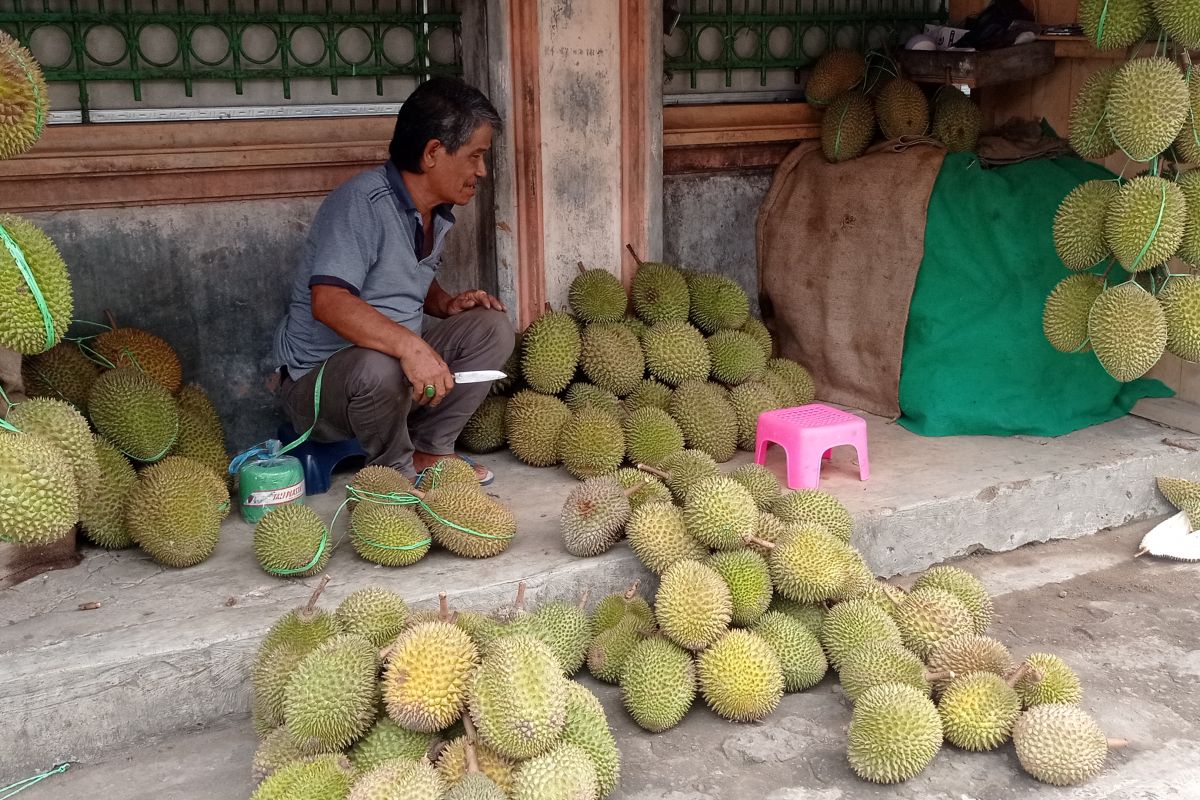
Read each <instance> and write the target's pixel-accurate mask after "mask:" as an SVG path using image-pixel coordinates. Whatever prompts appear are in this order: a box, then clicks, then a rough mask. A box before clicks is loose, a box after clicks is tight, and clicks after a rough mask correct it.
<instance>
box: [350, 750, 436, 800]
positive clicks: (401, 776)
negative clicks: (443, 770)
mask: <svg viewBox="0 0 1200 800" xmlns="http://www.w3.org/2000/svg"><path fill="white" fill-rule="evenodd" d="M445 794H446V784H445V782H444V781H442V776H441V775H439V774H438V772H437V770H436V769H434V768H433V765H432V764H430V763H429V760H428V759H421V760H420V761H407V760H404V759H399V760H392V761H385V762H383V763H382V764H380V765H379V766H378V767H375V769H373V770H371V771H370V772H368V773H366V774H365V775H360V776H359V777H358V779H357V780H355V781H354V785H353V786H351V787H350V794H348V795H346V800H391V798H399V800H424V798H427V797H428V798H440V797H443V796H444V795H445Z"/></svg>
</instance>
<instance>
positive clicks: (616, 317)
mask: <svg viewBox="0 0 1200 800" xmlns="http://www.w3.org/2000/svg"><path fill="white" fill-rule="evenodd" d="M567 303H568V304H570V306H571V311H572V312H574V314H575V317H576V318H577V319H578V320H579V321H580V322H583V323H585V324H591V323H593V322H619V321H620V320H621V318H622V317H624V316H625V307H626V306H627V305H628V303H629V301H628V299H627V298H626V297H625V287H624V286H622V285H621V281H619V280H618V279H617V277H616V276H615V275H613V274H612V273H611V272H609V271H608V270H606V269H584V268H583V265H582V264H581V265H580V267H579V274H578V275H576V276H575V279H574V280H572V281H571V287H570V289H568V290H567Z"/></svg>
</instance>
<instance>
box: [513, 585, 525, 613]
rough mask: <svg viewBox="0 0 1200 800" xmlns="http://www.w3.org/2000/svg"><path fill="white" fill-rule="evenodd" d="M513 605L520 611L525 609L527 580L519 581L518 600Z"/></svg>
mask: <svg viewBox="0 0 1200 800" xmlns="http://www.w3.org/2000/svg"><path fill="white" fill-rule="evenodd" d="M513 607H514V608H516V609H517V612H518V613H520V612H522V611H524V610H525V581H520V582H518V583H517V600H516V602H515V603H513Z"/></svg>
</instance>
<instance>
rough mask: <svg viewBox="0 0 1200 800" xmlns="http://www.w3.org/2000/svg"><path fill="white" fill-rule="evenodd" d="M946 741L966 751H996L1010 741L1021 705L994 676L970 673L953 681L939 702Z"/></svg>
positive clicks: (1015, 694) (1009, 690)
mask: <svg viewBox="0 0 1200 800" xmlns="http://www.w3.org/2000/svg"><path fill="white" fill-rule="evenodd" d="M938 715H939V716H940V717H941V718H942V730H943V732H944V733H945V735H946V741H948V742H950V744H952V745H954V746H955V747H961V748H962V749H963V750H973V751H981V750H995V749H996V748H997V747H999V746H1000V745H1002V744H1004V742H1006V741H1007V740H1008V737H1009V735H1010V734H1011V733H1012V728H1013V725H1014V724H1015V723H1016V721H1017V717H1019V716H1020V715H1021V701H1020V700H1019V699H1018V698H1017V693H1016V692H1014V691H1013V688H1012V687H1011V686H1009V685H1008V684H1007V683H1005V681H1004V679H1003V678H1001V677H1000V676H999V675H996V674H994V673H991V672H968V673H967V674H966V675H963V676H961V677H958V678H955V679H954V680H952V681H950V683H949V684H948V685H947V686H946V688H945V689H944V690H943V691H942V696H941V698H940V699H939V700H938Z"/></svg>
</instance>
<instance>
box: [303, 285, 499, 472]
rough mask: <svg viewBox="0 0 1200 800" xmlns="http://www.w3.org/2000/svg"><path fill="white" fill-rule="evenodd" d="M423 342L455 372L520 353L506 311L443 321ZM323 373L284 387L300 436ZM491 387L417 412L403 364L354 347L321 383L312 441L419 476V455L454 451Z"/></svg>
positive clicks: (453, 395) (479, 311)
mask: <svg viewBox="0 0 1200 800" xmlns="http://www.w3.org/2000/svg"><path fill="white" fill-rule="evenodd" d="M422 338H424V340H425V341H426V342H427V343H428V344H429V346H430V347H432V348H433V349H434V350H435V351H437V352H438V353H439V354H440V355H441V357H442V360H444V361H445V362H446V364H447V365H448V366H449V367H450V371H451V372H465V371H467V370H479V369H500V368H501V367H502V366H504V362H505V360H506V359H507V358H508V356H509V354H510V353H511V352H512V349H513V343H514V341H515V333H514V331H513V326H512V323H511V322H510V321H509V319H508V317H507V316H506V315H504V314H502V313H501V312H499V311H492V310H490V309H483V308H473V309H470V310H469V311H464V312H463V313H461V314H455V315H454V316H452V317H447V318H446V319H442V320H438V321H437V322H436V323H434V324H432V325H430V326H429V327H428V328H427V329H426V330H425V332H424V334H423V336H422ZM316 382H317V370H316V369H313V370H311V371H310V372H307V373H305V374H304V376H303V377H301V378H300V380H298V381H292V380H291V379H285V380H284V381H283V383H282V384H281V385H280V394H281V395H282V398H283V409H284V413H285V414H286V415H287V417H288V420H289V421H290V422H291V423H292V427H294V428H295V429H296V431H297V432H298V433H303V432H304V431H306V430H308V428H309V426H310V425H312V423H313V390H314V388H315V387H316ZM491 386H492V384H491V383H490V382H484V383H462V384H455V386H454V388H453V389H452V390H451V391H450V393H449V394H447V395H446V396H445V397H444V398H442V402H441V403H439V404H438V406H437V407H436V408H434V407H432V406H421V405H414V404H413V400H412V392H413V390H412V386H411V385H410V384H409V382H408V378H406V377H405V375H404V370H403V369H401V368H400V361H399V360H398V359H395V358H393V357H392V356H389V355H385V354H384V353H380V352H379V351H377V350H367V349H364V348H361V347H351V348H348V349H346V350H342V351H340V352H338V353H335V354H334V355H333V356H331V357H330V359H329V361H328V362H327V363H326V366H325V375H324V377H323V378H322V379H321V410H320V414H319V419H318V420H317V425H316V427H315V428H314V429H313V432H312V439H313V440H314V441H318V442H338V441H343V440H345V439H352V438H353V439H358V442H359V444H361V445H362V447H363V450H365V451H366V453H367V464H382V465H383V466H387V467H394V468H396V469H398V470H400V471H401V472H402V473H404V474H405V475H407V476H409V477H410V478H411V477H413V475H414V469H413V450H414V449H415V450H420V451H421V452H423V453H431V454H434V455H449V454H450V453H453V452H454V442H455V440H457V439H458V435H459V434H460V433H462V429H463V427H464V426H465V425H466V424H467V420H468V419H470V417H471V415H472V414H473V413H475V409H477V408H479V405H480V403H482V402H483V400H484V398H485V397H487V394H488V390H489V389H490V388H491Z"/></svg>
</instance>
